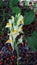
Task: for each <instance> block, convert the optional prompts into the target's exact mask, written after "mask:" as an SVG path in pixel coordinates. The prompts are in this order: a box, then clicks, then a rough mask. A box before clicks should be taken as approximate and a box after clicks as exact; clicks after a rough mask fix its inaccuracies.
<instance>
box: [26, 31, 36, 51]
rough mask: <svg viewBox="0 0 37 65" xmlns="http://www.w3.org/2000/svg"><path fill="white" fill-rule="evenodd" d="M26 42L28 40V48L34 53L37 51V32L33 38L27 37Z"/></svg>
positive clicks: (33, 34)
mask: <svg viewBox="0 0 37 65" xmlns="http://www.w3.org/2000/svg"><path fill="white" fill-rule="evenodd" d="M25 40H28V46H29V47H30V48H31V50H32V51H36V50H37V32H36V31H34V32H33V33H32V36H31V37H26V38H25Z"/></svg>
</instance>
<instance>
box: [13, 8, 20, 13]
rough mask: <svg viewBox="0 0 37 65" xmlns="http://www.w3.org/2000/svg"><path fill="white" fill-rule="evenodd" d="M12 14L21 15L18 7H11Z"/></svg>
mask: <svg viewBox="0 0 37 65" xmlns="http://www.w3.org/2000/svg"><path fill="white" fill-rule="evenodd" d="M12 12H13V13H14V14H18V13H21V10H20V8H19V7H13V8H12Z"/></svg>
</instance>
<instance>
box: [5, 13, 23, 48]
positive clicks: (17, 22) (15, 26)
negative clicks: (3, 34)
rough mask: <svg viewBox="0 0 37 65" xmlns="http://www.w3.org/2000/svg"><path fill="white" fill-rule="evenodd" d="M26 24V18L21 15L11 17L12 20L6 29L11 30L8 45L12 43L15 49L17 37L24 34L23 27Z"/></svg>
mask: <svg viewBox="0 0 37 65" xmlns="http://www.w3.org/2000/svg"><path fill="white" fill-rule="evenodd" d="M23 24H24V17H23V16H22V15H20V14H18V15H16V16H15V17H14V16H11V19H9V22H8V23H7V24H6V28H9V29H10V33H9V34H8V35H9V39H8V40H7V42H6V43H11V45H12V47H13V49H14V42H15V41H16V40H15V39H16V37H17V36H18V35H19V34H20V33H23V31H22V26H23ZM18 41H19V40H18ZM19 42H22V37H21V38H20V41H19Z"/></svg>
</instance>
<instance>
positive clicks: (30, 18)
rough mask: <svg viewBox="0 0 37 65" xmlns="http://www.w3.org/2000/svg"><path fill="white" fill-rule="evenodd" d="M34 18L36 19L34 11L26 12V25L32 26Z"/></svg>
mask: <svg viewBox="0 0 37 65" xmlns="http://www.w3.org/2000/svg"><path fill="white" fill-rule="evenodd" d="M34 18H35V14H34V11H33V10H31V11H29V12H26V13H25V16H24V21H25V23H24V25H29V24H31V23H32V22H33V20H34Z"/></svg>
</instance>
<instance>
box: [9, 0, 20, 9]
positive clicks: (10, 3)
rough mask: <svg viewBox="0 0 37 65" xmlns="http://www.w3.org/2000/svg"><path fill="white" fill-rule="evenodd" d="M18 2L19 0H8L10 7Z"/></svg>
mask: <svg viewBox="0 0 37 65" xmlns="http://www.w3.org/2000/svg"><path fill="white" fill-rule="evenodd" d="M18 2H19V0H10V1H9V7H10V8H11V9H12V7H13V6H15V5H16V4H17V3H18Z"/></svg>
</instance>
